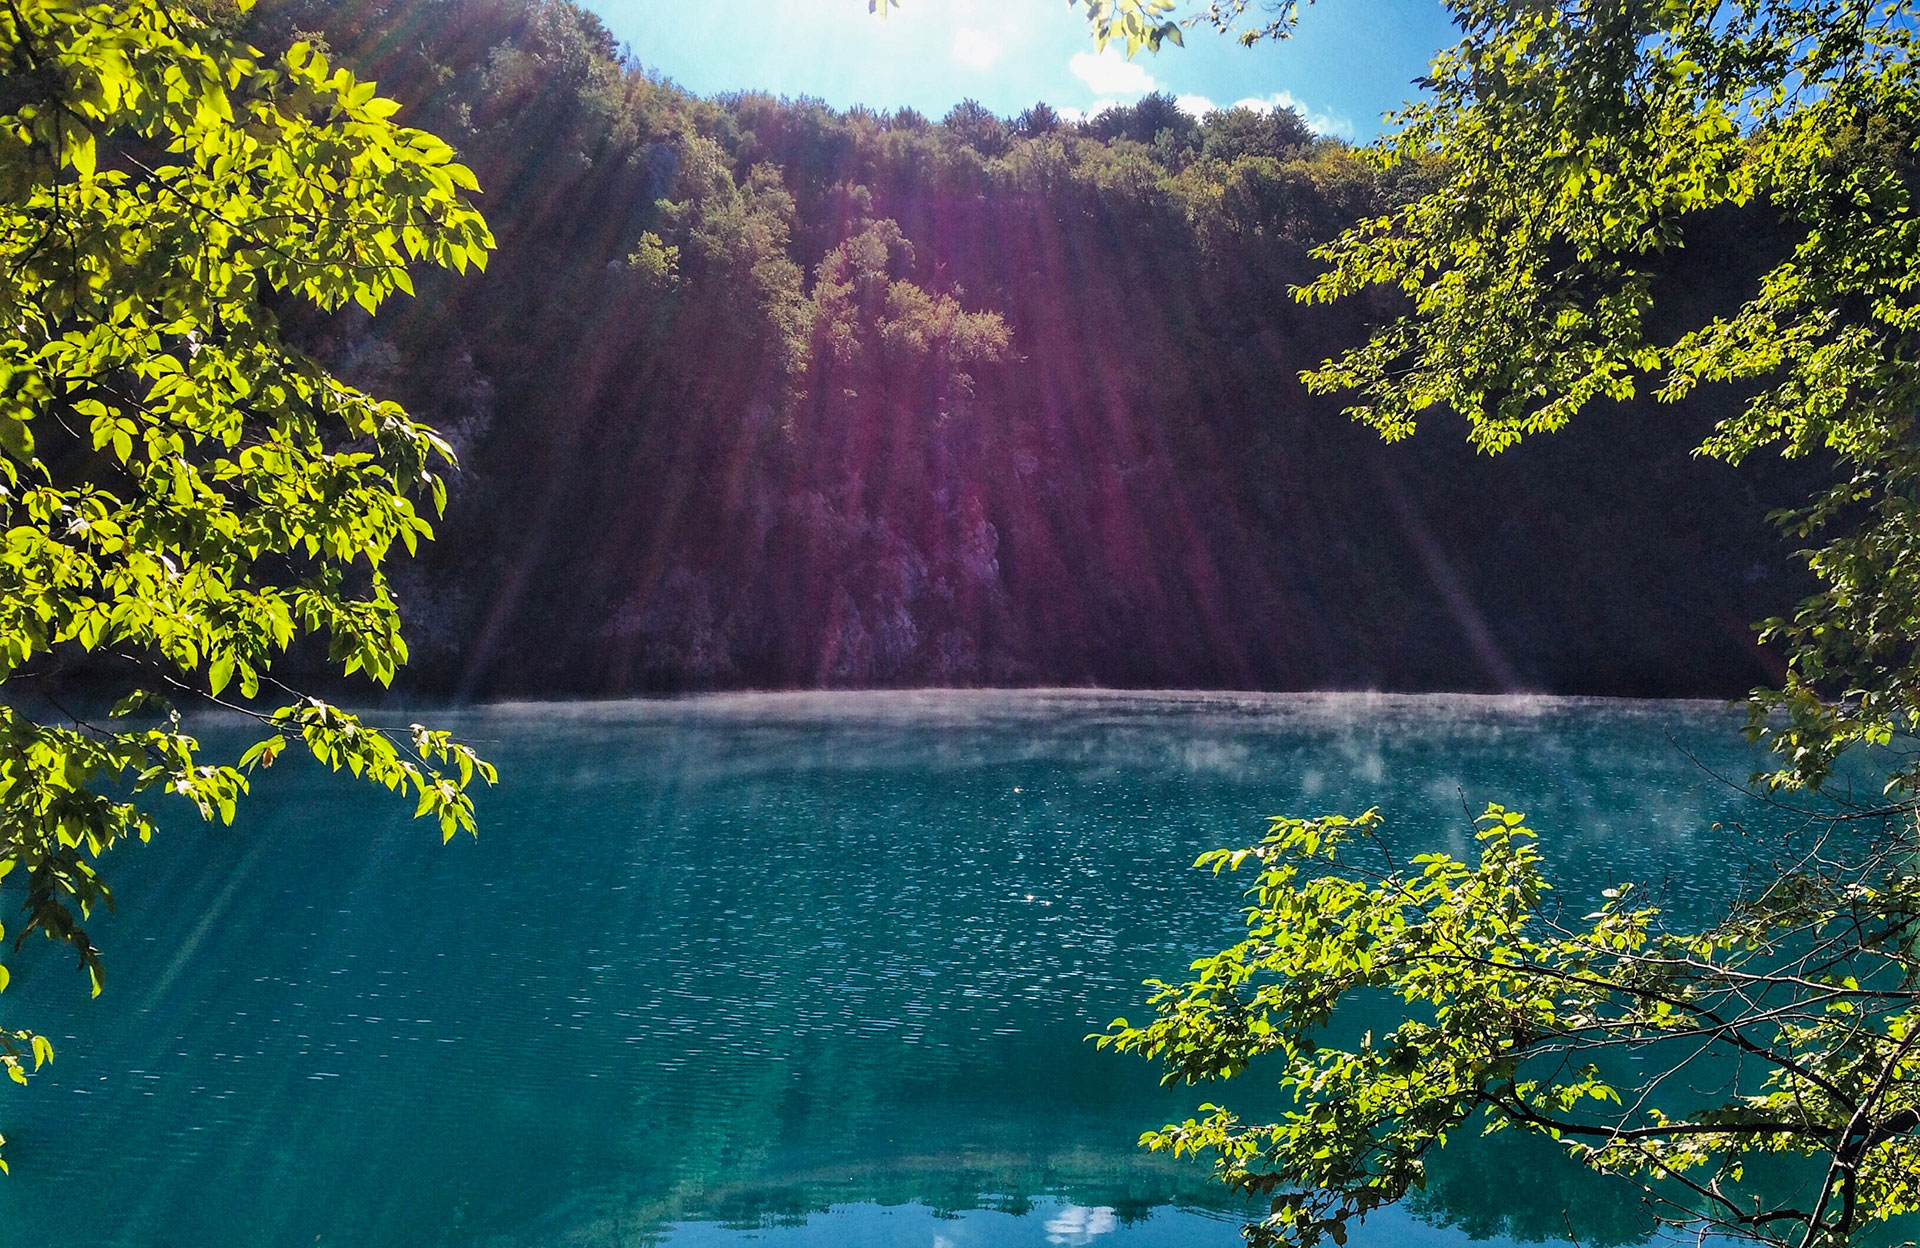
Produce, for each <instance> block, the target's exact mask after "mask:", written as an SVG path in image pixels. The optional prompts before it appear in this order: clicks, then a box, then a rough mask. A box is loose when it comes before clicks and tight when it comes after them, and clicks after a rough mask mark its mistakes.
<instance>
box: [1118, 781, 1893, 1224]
mask: <svg viewBox="0 0 1920 1248" xmlns="http://www.w3.org/2000/svg"><path fill="white" fill-rule="evenodd" d="M1380 828H1381V819H1380V816H1379V815H1378V813H1377V812H1372V811H1369V812H1367V813H1366V814H1365V815H1362V816H1360V817H1358V818H1355V819H1346V818H1343V817H1330V818H1323V819H1275V820H1274V821H1273V824H1272V827H1271V829H1270V832H1269V835H1268V836H1267V837H1266V839H1265V840H1263V841H1262V842H1261V843H1260V844H1258V845H1255V846H1252V847H1248V848H1243V849H1233V850H1220V851H1214V852H1210V853H1207V854H1203V855H1201V857H1200V860H1199V863H1198V865H1199V866H1201V867H1206V868H1211V869H1212V870H1213V871H1214V872H1215V873H1216V874H1217V873H1220V872H1222V871H1229V870H1231V871H1237V870H1240V869H1242V868H1248V869H1255V870H1256V871H1257V874H1256V876H1255V878H1254V882H1253V885H1252V887H1251V888H1250V889H1249V890H1248V893H1247V897H1248V901H1249V904H1248V907H1247V910H1246V929H1247V934H1246V939H1245V940H1243V941H1241V942H1240V943H1239V944H1236V945H1233V946H1231V947H1230V948H1227V949H1225V950H1222V951H1220V952H1219V953H1216V954H1213V955H1210V956H1208V957H1203V958H1201V959H1199V960H1198V961H1196V962H1194V963H1193V965H1192V968H1191V970H1192V977H1191V978H1190V979H1188V980H1186V981H1185V982H1182V983H1177V984H1169V983H1163V982H1158V981H1155V982H1153V983H1151V984H1150V985H1149V986H1150V987H1151V988H1153V989H1154V995H1153V997H1152V1005H1153V1006H1154V1011H1155V1017H1154V1019H1153V1021H1152V1022H1150V1023H1148V1024H1147V1025H1145V1026H1142V1027H1133V1026H1130V1025H1129V1024H1128V1023H1127V1021H1126V1020H1124V1019H1120V1020H1116V1021H1115V1022H1114V1024H1113V1025H1112V1027H1111V1028H1110V1029H1109V1030H1108V1031H1107V1032H1106V1033H1104V1034H1102V1035H1099V1036H1097V1037H1094V1039H1095V1040H1096V1041H1097V1042H1098V1043H1099V1044H1100V1045H1102V1046H1103V1047H1107V1046H1110V1047H1113V1048H1116V1049H1119V1050H1121V1051H1123V1052H1131V1053H1137V1054H1139V1055H1141V1056H1144V1057H1147V1058H1150V1059H1152V1060H1154V1061H1156V1062H1158V1063H1160V1064H1161V1065H1162V1066H1163V1067H1164V1069H1165V1071H1166V1074H1165V1081H1166V1082H1169V1083H1197V1082H1202V1081H1210V1080H1215V1079H1227V1078H1233V1077H1236V1076H1239V1075H1242V1074H1244V1073H1246V1072H1247V1071H1248V1070H1249V1069H1253V1070H1257V1071H1263V1072H1265V1073H1266V1074H1267V1075H1270V1076H1271V1077H1273V1078H1275V1079H1277V1080H1278V1082H1279V1085H1280V1087H1281V1088H1282V1089H1283V1090H1284V1091H1285V1092H1286V1093H1288V1094H1289V1100H1290V1101H1291V1104H1292V1106H1293V1108H1291V1109H1290V1110H1288V1111H1287V1112H1286V1113H1285V1114H1284V1115H1283V1116H1282V1117H1281V1118H1280V1119H1279V1120H1278V1121H1275V1122H1259V1121H1254V1122H1249V1121H1245V1120H1243V1119H1241V1118H1240V1117H1238V1116H1237V1115H1236V1114H1235V1113H1233V1112H1232V1111H1231V1110H1229V1109H1225V1108H1221V1107H1217V1106H1212V1105H1205V1106H1202V1107H1201V1113H1202V1115H1204V1116H1201V1117H1196V1118H1192V1119H1188V1120H1187V1121H1185V1122H1182V1123H1178V1124H1171V1125H1168V1126H1166V1127H1163V1128H1162V1129H1160V1130H1158V1131H1152V1132H1148V1133H1147V1134H1146V1136H1144V1137H1143V1140H1142V1142H1143V1143H1144V1144H1146V1145H1147V1146H1148V1147H1149V1148H1152V1149H1154V1150H1156V1151H1164V1152H1170V1153H1173V1154H1174V1155H1176V1156H1198V1155H1211V1156H1212V1157H1213V1158H1214V1164H1215V1168H1216V1171H1217V1173H1218V1174H1219V1176H1220V1177H1221V1178H1222V1179H1223V1180H1224V1181H1225V1182H1226V1183H1228V1184H1229V1185H1231V1186H1233V1187H1236V1188H1239V1189H1241V1190H1243V1191H1245V1192H1246V1193H1247V1194H1249V1195H1252V1196H1258V1197H1262V1198H1264V1199H1266V1200H1268V1201H1270V1202H1271V1203H1270V1208H1271V1213H1270V1215H1269V1216H1268V1217H1267V1218H1265V1219H1264V1220H1263V1221H1262V1222H1260V1223H1258V1224H1257V1225H1256V1226H1254V1227H1252V1228H1250V1236H1251V1238H1252V1241H1253V1242H1255V1243H1256V1244H1283V1243H1284V1244H1297V1245H1302V1246H1305V1245H1311V1244H1315V1243H1318V1242H1319V1241H1321V1240H1322V1239H1323V1238H1330V1239H1332V1240H1333V1241H1334V1242H1335V1243H1341V1242H1344V1239H1345V1233H1346V1228H1347V1226H1348V1225H1349V1224H1350V1223H1351V1222H1352V1221H1353V1220H1354V1219H1356V1218H1360V1217H1364V1216H1365V1215H1366V1214H1367V1213H1369V1212H1370V1211H1372V1210H1375V1209H1378V1208H1380V1207H1382V1206H1384V1205H1386V1204H1389V1203H1391V1202H1393V1201H1396V1200H1399V1199H1401V1198H1402V1197H1403V1196H1405V1195H1406V1194H1407V1193H1408V1192H1410V1191H1412V1190H1414V1189H1417V1188H1419V1187H1420V1186H1422V1185H1423V1184H1424V1181H1425V1175H1426V1164H1427V1160H1428V1157H1429V1155H1430V1154H1431V1152H1432V1150H1433V1149H1435V1148H1437V1147H1439V1146H1441V1145H1443V1144H1444V1143H1445V1142H1446V1140H1447V1138H1448V1136H1449V1135H1450V1134H1451V1133H1453V1132H1455V1131H1457V1130H1460V1129H1463V1128H1466V1127H1469V1126H1472V1127H1474V1128H1475V1129H1479V1130H1489V1131H1491V1130H1502V1129H1521V1130H1527V1131H1534V1132H1539V1133H1541V1134H1545V1135H1548V1136H1550V1137H1552V1138H1554V1139H1556V1140H1559V1141H1561V1142H1562V1143H1564V1144H1565V1145H1566V1146H1567V1147H1568V1148H1569V1150H1571V1151H1572V1153H1573V1154H1574V1155H1575V1156H1576V1157H1577V1158H1578V1159H1580V1160H1581V1161H1584V1162H1585V1163H1586V1164H1588V1165H1590V1166H1593V1167H1595V1168H1597V1169H1600V1170H1604V1171H1610V1172H1613V1173H1617V1174H1622V1175H1627V1176H1631V1177H1634V1178H1636V1179H1639V1180H1641V1181H1642V1182H1643V1183H1645V1184H1646V1185H1647V1189H1648V1199H1649V1201H1650V1202H1651V1203H1650V1206H1649V1207H1650V1208H1652V1209H1654V1210H1655V1211H1656V1213H1657V1214H1658V1215H1659V1216H1660V1217H1662V1218H1663V1219H1664V1220H1667V1221H1669V1222H1672V1223H1673V1224H1675V1225H1696V1224H1700V1225H1705V1226H1707V1227H1709V1228H1710V1229H1712V1230H1715V1231H1720V1232H1725V1233H1731V1234H1736V1235H1741V1236H1746V1237H1751V1238H1755V1239H1760V1240H1763V1241H1767V1242H1775V1243H1783V1244H1788V1243H1791V1244H1810V1243H1823V1244H1824V1243H1833V1244H1840V1243H1845V1242H1848V1237H1849V1236H1850V1235H1851V1234H1852V1233H1853V1232H1854V1231H1855V1230H1856V1229H1858V1228H1859V1227H1862V1226H1864V1225H1866V1224H1868V1223H1871V1222H1875V1221H1881V1220H1885V1219H1887V1218H1891V1217H1895V1216H1898V1215H1900V1214H1901V1213H1903V1212H1907V1211H1910V1210H1912V1209H1914V1208H1916V1207H1917V1206H1920V1166H1916V1165H1915V1162H1916V1161H1917V1160H1920V1135H1917V1134H1916V1124H1920V1045H1916V1043H1915V1040H1916V1038H1920V1012H1917V1011H1920V991H1917V990H1916V988H1915V985H1916V982H1920V956H1917V952H1920V951H1916V950H1915V949H1914V947H1913V945H1912V940H1911V937H1910V935H1908V933H1909V932H1910V931H1911V928H1912V925H1913V924H1914V923H1915V921H1916V920H1917V919H1920V878H1916V877H1915V876H1914V875H1913V873H1912V866H1911V864H1912V856H1911V855H1912V848H1913V847H1912V845H1911V843H1910V841H1911V834H1912V833H1911V828H1910V827H1907V828H1905V830H1904V833H1903V835H1902V836H1901V837H1900V838H1898V843H1895V844H1893V845H1891V846H1889V847H1887V848H1886V849H1885V850H1883V851H1878V852H1875V853H1872V854H1870V855H1868V857H1867V858H1866V860H1865V861H1864V862H1863V863H1861V864H1858V865H1855V866H1853V867H1849V868H1844V869H1843V868H1839V867H1835V866H1833V865H1832V864H1831V863H1826V862H1823V863H1821V864H1820V865H1817V866H1809V867H1804V868H1803V869H1802V870H1799V871H1796V872H1793V873H1790V874H1788V875H1787V876H1785V877H1783V878H1782V879H1781V880H1780V881H1778V882H1777V883H1776V884H1774V885H1773V886H1772V887H1771V888H1768V889H1767V890H1765V891H1764V892H1763V893H1761V894H1760V895H1757V896H1755V897H1753V898H1750V899H1749V900H1747V901H1744V902H1742V903H1741V904H1740V905H1738V906H1736V907H1735V909H1734V911H1733V913H1732V915H1731V916H1730V917H1729V918H1728V919H1727V921H1726V922H1724V923H1722V924H1720V925H1719V926H1717V927H1713V928H1710V929H1707V930H1704V931H1697V932H1680V931H1671V930H1668V929H1667V928H1665V927H1664V926H1663V924H1662V920H1661V915H1660V913H1659V912H1658V911H1657V910H1656V909H1653V908H1651V907H1648V906H1643V905H1640V904H1638V903H1637V901H1636V900H1635V898H1636V893H1635V890H1633V889H1631V888H1628V887H1624V886H1623V887H1618V888H1611V889H1608V890H1606V892H1605V894H1604V896H1603V898H1602V901H1601V905H1600V907H1599V909H1597V910H1596V911H1594V912H1593V913H1591V914H1588V915H1586V916H1585V917H1584V918H1583V919H1581V920H1579V921H1577V922H1574V921H1570V920H1568V919H1567V918H1565V917H1564V916H1563V915H1562V914H1561V912H1560V911H1559V910H1558V908H1556V907H1552V906H1548V905H1545V904H1543V903H1544V902H1545V900H1546V898H1547V897H1548V895H1549V893H1550V892H1551V889H1550V887H1549V885H1548V883H1547V881H1546V878H1545V876H1544V873H1543V870H1542V860H1541V857H1540V854H1539V852H1538V850H1537V849H1536V848H1535V846H1534V837H1533V833H1532V831H1531V830H1530V829H1529V828H1528V827H1527V826H1526V824H1525V821H1524V819H1523V818H1522V817H1521V816H1520V815H1519V814H1518V813H1517V812H1514V811H1508V810H1504V809H1502V808H1500V807H1498V806H1490V807H1488V808H1487V811H1486V813H1485V814H1484V815H1482V816H1481V818H1480V820H1479V826H1478V840H1479V855H1478V860H1477V862H1466V861H1461V860H1459V859H1456V858H1454V857H1453V856H1451V855H1448V854H1438V853H1436V854H1423V855H1420V856H1418V857H1415V858H1414V859H1412V860H1411V861H1410V862H1405V863H1402V862H1400V861H1398V860H1397V859H1396V857H1395V855H1394V854H1393V853H1392V851H1391V849H1390V848H1389V847H1388V846H1387V845H1386V844H1385V843H1383V842H1382V841H1381V839H1380V838H1379V832H1380ZM1813 861H1814V860H1813V859H1809V863H1811V862H1813ZM1841 951H1845V954H1846V962H1845V964H1844V965H1843V964H1841V963H1840V962H1838V961H1836V959H1835V955H1836V954H1837V953H1839V952H1841ZM1383 994H1384V995H1389V996H1392V997H1396V998H1398V999H1399V1001H1400V1002H1401V1004H1402V1006H1403V1012H1404V1021H1403V1022H1401V1023H1400V1024H1399V1025H1397V1026H1395V1027H1393V1028H1392V1029H1391V1030H1390V1031H1387V1032H1384V1033H1376V1032H1372V1031H1369V1032H1367V1033H1365V1034H1364V1035H1362V1036H1361V1037H1360V1038H1359V1041H1358V1043H1357V1044H1347V1045H1345V1046H1344V1047H1343V1046H1342V1045H1340V1044H1336V1043H1334V1038H1335V1036H1336V1035H1338V1030H1337V1028H1336V1012H1337V1011H1339V1010H1340V1009H1341V1007H1342V1006H1343V1004H1346V1003H1350V1002H1354V1001H1355V1000H1356V999H1358V1000H1360V1001H1365V1000H1369V999H1377V998H1378V997H1379V996H1381V995H1383ZM1712 1054H1719V1055H1721V1056H1722V1058H1723V1059H1725V1060H1731V1061H1736V1062H1739V1063H1741V1064H1743V1068H1745V1069H1748V1070H1750V1071H1751V1072H1752V1073H1751V1075H1750V1076H1748V1077H1736V1078H1726V1077H1722V1076H1715V1077H1713V1078H1708V1077H1706V1076H1705V1075H1704V1074H1702V1075H1701V1076H1699V1077H1697V1078H1696V1077H1693V1076H1694V1072H1700V1071H1705V1070H1707V1069H1719V1070H1724V1069H1725V1065H1724V1062H1723V1065H1722V1066H1721V1067H1705V1066H1702V1065H1701V1064H1700V1063H1701V1061H1702V1059H1703V1058H1708V1057H1709V1055H1712ZM1709 1060H1711V1059H1710V1058H1709ZM1622 1074H1625V1075H1627V1076H1628V1077H1630V1078H1631V1079H1632V1081H1633V1082H1632V1084H1631V1085H1628V1084H1625V1083H1622V1082H1619V1076H1620V1075H1622ZM1662 1084H1665V1085H1666V1086H1665V1090H1664V1091H1662V1092H1660V1093H1659V1094H1657V1095H1656V1094H1654V1093H1653V1091H1652V1089H1654V1088H1656V1087H1659V1086H1660V1085H1662ZM1629 1086H1631V1087H1633V1088H1635V1089H1636V1091H1634V1092H1631V1093H1629V1092H1627V1091H1626V1089H1627V1087H1629ZM1642 1093H1645V1094H1644V1095H1643V1094H1642ZM1768 1152H1775V1153H1789V1154H1797V1155H1811V1156H1814V1157H1816V1158H1820V1159H1822V1161H1823V1162H1824V1164H1825V1165H1826V1166H1827V1173H1828V1176H1829V1180H1828V1186H1829V1189H1830V1190H1829V1192H1828V1194H1827V1195H1826V1196H1824V1197H1816V1198H1815V1199H1813V1200H1811V1201H1809V1202H1807V1204H1806V1205H1805V1207H1804V1208H1799V1209H1797V1211H1796V1210H1788V1211H1785V1212H1783V1211H1782V1210H1781V1209H1780V1207H1778V1206H1777V1205H1776V1204H1773V1203H1771V1202H1770V1197H1771V1193H1768V1192H1766V1191H1764V1190H1759V1189H1750V1188H1747V1187H1744V1186H1742V1184H1743V1182H1744V1179H1745V1170H1746V1164H1747V1162H1748V1161H1749V1160H1750V1159H1751V1158H1752V1157H1753V1156H1754V1155H1755V1154H1758V1153H1768ZM1861 1193H1870V1195H1869V1196H1868V1197H1867V1198H1865V1199H1862V1198H1861Z"/></svg>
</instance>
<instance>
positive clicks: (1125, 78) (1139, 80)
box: [1067, 44, 1153, 96]
mask: <svg viewBox="0 0 1920 1248" xmlns="http://www.w3.org/2000/svg"><path fill="white" fill-rule="evenodd" d="M1067 68H1068V69H1069V70H1071V71H1073V76H1074V77H1075V78H1078V79H1079V80H1080V81H1081V82H1084V83H1086V84H1087V87H1088V89H1090V90H1091V91H1092V92H1093V93H1094V94H1095V95H1116V96H1130V95H1145V94H1147V93H1148V92H1149V91H1151V90H1153V75H1152V74H1150V73H1148V72H1147V71H1146V70H1145V69H1144V68H1143V67H1142V66H1141V65H1139V64H1138V63H1137V62H1134V61H1130V60H1128V59H1127V58H1126V57H1124V56H1122V55H1120V51H1119V49H1118V48H1116V47H1114V46H1113V45H1111V44H1109V45H1108V46H1107V50H1106V51H1104V52H1102V53H1100V54H1099V55H1098V56H1096V55H1094V54H1093V53H1091V52H1076V53H1074V54H1073V59H1072V60H1070V61H1068V62H1067Z"/></svg>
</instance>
